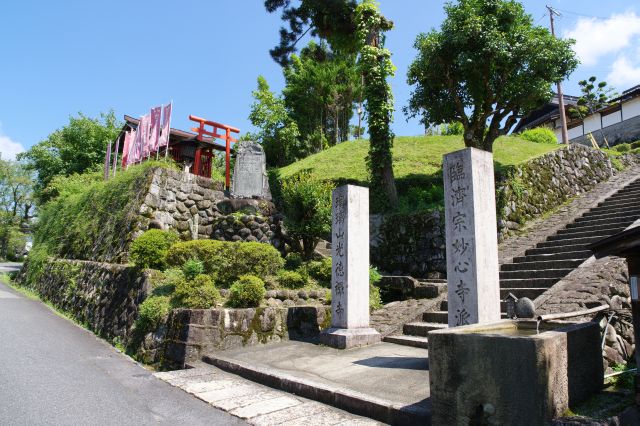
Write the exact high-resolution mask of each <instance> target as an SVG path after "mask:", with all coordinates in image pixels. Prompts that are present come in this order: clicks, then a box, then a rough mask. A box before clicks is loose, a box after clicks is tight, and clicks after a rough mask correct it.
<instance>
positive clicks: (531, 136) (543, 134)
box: [520, 127, 558, 144]
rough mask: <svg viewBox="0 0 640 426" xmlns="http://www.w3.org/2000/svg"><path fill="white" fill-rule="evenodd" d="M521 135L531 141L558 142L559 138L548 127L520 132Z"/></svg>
mask: <svg viewBox="0 0 640 426" xmlns="http://www.w3.org/2000/svg"><path fill="white" fill-rule="evenodd" d="M520 137H521V138H522V139H524V140H527V141H529V142H535V143H548V144H557V143H558V138H557V137H556V134H555V133H554V132H553V130H551V129H549V128H548V127H536V128H534V129H528V130H525V131H524V132H522V133H520Z"/></svg>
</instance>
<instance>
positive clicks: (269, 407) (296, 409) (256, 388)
mask: <svg viewBox="0 0 640 426" xmlns="http://www.w3.org/2000/svg"><path fill="white" fill-rule="evenodd" d="M155 376H156V377H158V378H159V379H162V380H165V381H166V382H167V383H169V384H171V385H173V386H176V387H179V388H180V389H182V390H184V391H185V392H188V393H190V394H192V395H194V396H195V397H197V398H199V399H201V400H203V401H205V402H207V403H209V404H211V405H212V406H214V407H216V408H220V409H221V410H225V411H227V412H229V413H231V414H233V415H234V416H238V417H240V418H242V419H245V420H247V421H248V422H249V423H250V424H253V425H276V424H277V425H282V426H293V425H309V426H311V425H344V426H346V425H369V426H375V425H380V424H381V423H379V422H376V421H374V420H371V419H367V418H364V417H359V416H354V415H353V414H349V413H347V412H344V411H342V410H338V409H336V408H334V407H331V406H329V405H325V404H321V403H319V402H315V401H310V400H308V399H305V398H302V397H299V396H296V395H291V394H288V393H286V392H282V391H279V390H275V389H272V388H269V387H267V386H263V385H260V384H257V383H254V382H252V381H249V380H246V379H243V378H242V377H239V376H236V375H235V374H229V373H225V372H224V371H222V370H220V369H218V368H216V367H213V366H211V365H207V364H202V365H198V366H196V367H195V368H191V369H187V370H178V371H169V372H162V373H156V374H155Z"/></svg>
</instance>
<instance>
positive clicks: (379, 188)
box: [265, 0, 398, 209]
mask: <svg viewBox="0 0 640 426" xmlns="http://www.w3.org/2000/svg"><path fill="white" fill-rule="evenodd" d="M292 4H293V1H292V0H266V1H265V7H266V8H267V11H269V12H275V11H276V10H279V9H282V19H283V20H284V21H287V22H288V23H289V28H288V29H287V28H284V27H283V28H281V29H280V44H279V45H278V46H277V47H276V48H274V49H272V50H271V56H272V57H273V58H274V60H275V61H276V62H278V63H279V64H281V65H285V66H286V65H287V64H288V63H289V62H290V55H291V53H293V52H295V49H296V47H295V46H296V43H297V42H298V40H300V38H301V37H302V36H303V35H304V34H305V33H306V32H308V31H311V34H313V35H317V36H319V37H321V38H323V39H325V40H327V42H328V43H329V45H330V46H331V49H332V50H333V51H334V52H338V53H341V54H354V55H357V57H358V69H359V71H360V74H361V76H362V80H363V83H364V84H363V91H364V101H365V109H366V113H367V117H368V128H369V135H370V142H369V146H370V148H369V155H368V157H367V166H368V168H369V174H370V185H371V188H372V193H373V196H374V201H375V204H376V207H377V208H380V209H384V208H388V207H395V206H396V205H397V202H398V195H397V191H396V186H395V180H394V175H393V158H392V153H391V148H392V144H393V137H394V135H393V133H392V132H391V127H390V123H391V118H392V113H393V97H392V94H391V89H390V86H389V84H388V83H387V77H389V76H392V75H393V70H394V68H393V64H392V63H391V54H390V52H389V51H388V50H387V49H385V48H384V33H385V32H386V31H388V30H390V29H391V28H393V23H392V22H391V21H389V20H387V19H386V18H385V17H384V16H383V15H382V14H381V13H380V11H379V8H378V6H377V4H376V3H375V2H374V1H373V0H364V1H363V2H362V3H360V4H358V2H356V1H355V0H300V1H299V2H295V4H296V5H295V6H294V5H292Z"/></svg>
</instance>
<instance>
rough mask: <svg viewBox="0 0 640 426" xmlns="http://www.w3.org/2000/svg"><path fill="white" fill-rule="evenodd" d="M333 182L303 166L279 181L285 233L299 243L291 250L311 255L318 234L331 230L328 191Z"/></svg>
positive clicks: (330, 190)
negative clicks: (319, 176)
mask: <svg viewBox="0 0 640 426" xmlns="http://www.w3.org/2000/svg"><path fill="white" fill-rule="evenodd" d="M333 188H334V185H333V184H332V183H330V182H323V181H319V180H317V179H314V178H313V177H312V176H311V173H310V172H309V171H308V170H303V171H301V172H299V173H297V174H295V175H294V176H292V177H290V178H288V179H285V180H284V181H283V182H282V188H281V189H280V196H281V198H282V207H283V213H284V224H285V226H286V228H287V233H288V234H289V235H290V236H291V237H292V239H293V240H294V241H300V240H302V247H293V248H294V250H296V251H298V252H299V253H301V254H303V255H304V257H305V258H306V259H310V258H311V256H312V255H313V251H314V250H315V248H316V245H317V244H318V241H319V240H320V238H322V237H323V236H325V235H326V234H329V233H330V232H331V192H332V191H333Z"/></svg>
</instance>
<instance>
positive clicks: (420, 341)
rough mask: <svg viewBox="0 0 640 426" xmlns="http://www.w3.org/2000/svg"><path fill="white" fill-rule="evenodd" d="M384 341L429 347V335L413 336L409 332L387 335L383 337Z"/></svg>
mask: <svg viewBox="0 0 640 426" xmlns="http://www.w3.org/2000/svg"><path fill="white" fill-rule="evenodd" d="M382 341H383V342H387V343H393V344H394V345H402V346H411V347H414V348H423V349H427V348H428V347H429V338H428V337H422V336H411V335H407V334H400V335H391V336H385V337H383V338H382Z"/></svg>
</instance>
